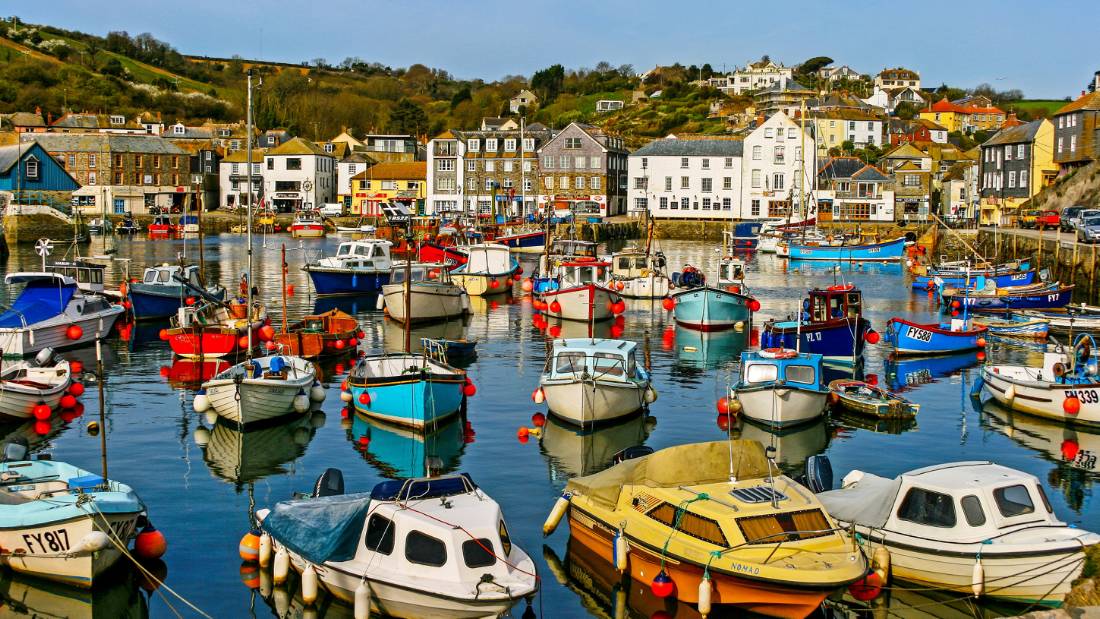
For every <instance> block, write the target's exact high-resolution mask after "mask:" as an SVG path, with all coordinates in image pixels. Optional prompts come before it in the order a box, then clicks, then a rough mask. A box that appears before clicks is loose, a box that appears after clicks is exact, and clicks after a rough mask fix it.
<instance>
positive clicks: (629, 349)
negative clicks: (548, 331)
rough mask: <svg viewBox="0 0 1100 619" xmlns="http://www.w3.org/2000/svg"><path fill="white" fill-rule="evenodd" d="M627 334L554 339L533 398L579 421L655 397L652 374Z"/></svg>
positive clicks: (619, 413)
mask: <svg viewBox="0 0 1100 619" xmlns="http://www.w3.org/2000/svg"><path fill="white" fill-rule="evenodd" d="M635 348H637V344H635V343H634V342H629V341H625V340H605V339H594V338H592V339H587V338H586V339H568V340H554V343H553V349H552V350H551V352H550V356H549V358H548V359H547V361H546V368H545V369H544V370H543V373H542V376H541V377H540V378H539V391H538V392H536V397H535V401H536V402H539V401H541V400H542V399H545V400H546V405H547V406H548V407H549V408H550V414H551V415H554V416H556V417H559V418H561V419H563V420H565V421H568V422H569V423H572V424H575V425H578V426H591V425H596V424H599V423H607V422H611V421H614V420H617V419H620V418H622V417H625V416H627V415H631V414H634V413H637V412H638V411H640V410H642V409H643V408H644V407H645V406H646V404H648V403H650V402H653V401H654V400H656V399H657V391H656V390H655V389H653V387H652V386H651V385H650V380H649V374H648V373H647V372H646V371H645V369H644V368H642V367H641V366H639V365H638V361H637V359H636V358H635V355H634V353H635Z"/></svg>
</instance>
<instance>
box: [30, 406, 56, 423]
mask: <svg viewBox="0 0 1100 619" xmlns="http://www.w3.org/2000/svg"><path fill="white" fill-rule="evenodd" d="M51 413H53V411H52V410H50V406H49V404H35V405H34V408H32V409H31V414H32V415H34V418H35V419H37V420H39V421H45V420H47V419H49V418H50V414H51Z"/></svg>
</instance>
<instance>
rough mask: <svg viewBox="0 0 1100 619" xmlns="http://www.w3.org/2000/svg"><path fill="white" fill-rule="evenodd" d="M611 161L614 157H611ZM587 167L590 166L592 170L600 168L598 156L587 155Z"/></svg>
mask: <svg viewBox="0 0 1100 619" xmlns="http://www.w3.org/2000/svg"><path fill="white" fill-rule="evenodd" d="M612 161H614V159H612ZM588 167H590V168H592V169H593V170H599V169H600V158H599V157H589V158H588Z"/></svg>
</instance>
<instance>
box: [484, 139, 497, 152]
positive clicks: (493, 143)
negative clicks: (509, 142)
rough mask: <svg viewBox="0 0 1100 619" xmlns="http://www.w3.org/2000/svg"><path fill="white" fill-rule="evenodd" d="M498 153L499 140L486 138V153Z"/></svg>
mask: <svg viewBox="0 0 1100 619" xmlns="http://www.w3.org/2000/svg"><path fill="white" fill-rule="evenodd" d="M496 151H497V139H496V138H486V139H485V152H487V153H489V152H492V153H495V152H496Z"/></svg>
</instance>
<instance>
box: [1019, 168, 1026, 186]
mask: <svg viewBox="0 0 1100 619" xmlns="http://www.w3.org/2000/svg"><path fill="white" fill-rule="evenodd" d="M1020 189H1027V170H1020Z"/></svg>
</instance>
